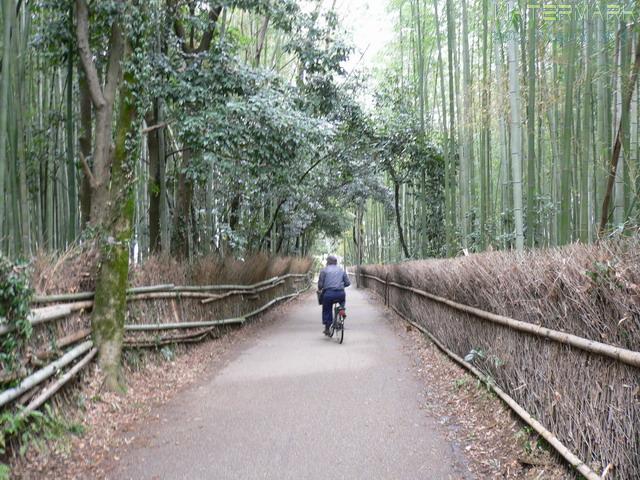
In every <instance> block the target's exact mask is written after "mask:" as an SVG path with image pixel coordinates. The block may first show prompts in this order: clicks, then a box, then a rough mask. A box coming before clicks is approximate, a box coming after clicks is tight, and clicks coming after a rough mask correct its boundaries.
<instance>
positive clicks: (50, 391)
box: [19, 348, 98, 417]
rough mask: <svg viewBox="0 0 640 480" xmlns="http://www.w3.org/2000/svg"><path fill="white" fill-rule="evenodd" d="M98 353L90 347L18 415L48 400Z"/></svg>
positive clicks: (21, 415)
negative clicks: (87, 351) (80, 358)
mask: <svg viewBox="0 0 640 480" xmlns="http://www.w3.org/2000/svg"><path fill="white" fill-rule="evenodd" d="M96 353H98V349H97V348H92V349H91V350H89V353H87V354H86V355H85V356H84V357H83V358H82V360H80V361H79V362H78V363H76V364H75V365H74V366H73V367H72V368H71V369H70V370H69V371H68V372H66V373H65V374H64V375H62V376H61V377H60V378H59V379H58V380H56V381H55V382H54V383H52V384H51V385H49V386H48V387H47V388H45V389H44V390H43V391H42V392H40V395H38V396H37V397H36V398H34V399H33V400H31V402H29V405H27V406H26V407H25V409H24V410H22V411H21V412H20V415H19V416H20V417H23V416H24V415H26V414H27V413H29V412H32V411H33V410H35V409H36V408H38V407H40V406H41V405H42V404H43V403H44V402H46V401H47V400H49V399H50V398H51V397H52V396H53V395H54V394H55V393H56V392H57V391H58V390H60V389H61V388H62V387H63V386H64V384H65V383H67V382H68V381H69V380H71V378H73V377H74V376H75V375H76V374H77V373H78V372H79V371H80V370H82V369H83V368H84V367H85V366H86V365H87V364H88V363H89V362H90V361H91V360H92V359H93V357H95V356H96Z"/></svg>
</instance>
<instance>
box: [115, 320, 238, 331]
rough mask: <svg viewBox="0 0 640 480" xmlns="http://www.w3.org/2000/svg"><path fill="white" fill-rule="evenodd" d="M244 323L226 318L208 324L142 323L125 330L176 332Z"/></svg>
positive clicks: (126, 326) (126, 327)
mask: <svg viewBox="0 0 640 480" xmlns="http://www.w3.org/2000/svg"><path fill="white" fill-rule="evenodd" d="M244 321H245V318H244V317H238V318H226V319H223V320H210V321H206V322H177V323H141V324H129V325H125V326H124V329H125V331H127V332H147V331H155V330H176V329H179V328H202V327H214V326H219V325H233V324H237V323H244Z"/></svg>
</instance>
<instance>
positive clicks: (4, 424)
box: [0, 404, 84, 479]
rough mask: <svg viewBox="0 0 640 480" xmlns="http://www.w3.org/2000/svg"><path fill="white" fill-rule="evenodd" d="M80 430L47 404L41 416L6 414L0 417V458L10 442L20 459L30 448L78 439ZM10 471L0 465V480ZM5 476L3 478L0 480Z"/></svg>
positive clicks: (33, 413) (37, 414) (31, 413)
mask: <svg viewBox="0 0 640 480" xmlns="http://www.w3.org/2000/svg"><path fill="white" fill-rule="evenodd" d="M83 433H84V427H83V426H82V425H81V424H79V423H75V422H71V421H68V420H66V419H64V418H63V417H60V416H59V415H57V414H56V413H55V412H54V411H53V410H52V409H51V407H50V406H49V405H48V404H47V405H45V407H44V412H40V411H37V410H36V411H33V412H29V413H27V414H25V415H22V414H21V413H20V412H18V413H12V412H9V411H5V412H2V414H0V455H4V454H5V453H6V452H7V448H8V445H9V442H10V441H15V442H16V445H17V446H18V447H19V449H18V453H19V455H20V456H24V454H25V453H26V452H27V450H28V449H29V448H31V447H35V448H36V449H39V450H40V449H43V448H45V447H46V444H47V442H50V441H54V440H59V439H63V438H64V436H65V435H67V434H72V435H78V436H80V435H82V434H83ZM10 473H11V471H10V469H9V467H8V466H7V465H5V464H2V463H0V479H2V478H9V477H10ZM3 475H5V477H3Z"/></svg>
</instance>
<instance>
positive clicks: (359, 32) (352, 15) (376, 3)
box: [324, 0, 393, 71]
mask: <svg viewBox="0 0 640 480" xmlns="http://www.w3.org/2000/svg"><path fill="white" fill-rule="evenodd" d="M334 1H335V2H336V11H337V12H338V16H339V17H340V20H341V23H342V25H343V26H344V27H345V28H346V29H347V30H348V31H350V32H351V34H352V35H353V43H354V44H355V52H353V53H352V55H351V59H350V60H349V61H348V62H347V64H346V65H345V68H346V69H347V71H351V70H352V69H353V68H355V67H357V68H362V67H371V66H372V64H373V62H374V60H375V58H376V55H377V54H378V53H379V52H380V51H381V50H382V49H384V47H385V45H386V44H387V43H389V42H391V40H392V38H393V32H392V19H391V18H389V16H388V15H387V14H386V6H387V2H386V0H324V5H325V7H326V8H331V5H332V4H333V2H334ZM363 52H366V53H365V54H364V56H363V57H362V60H360V56H361V55H362V53H363Z"/></svg>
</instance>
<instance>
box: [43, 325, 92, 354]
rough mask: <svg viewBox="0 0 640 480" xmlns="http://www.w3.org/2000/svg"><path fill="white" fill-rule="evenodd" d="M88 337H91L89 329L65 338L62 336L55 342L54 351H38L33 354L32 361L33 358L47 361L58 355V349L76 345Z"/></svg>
mask: <svg viewBox="0 0 640 480" xmlns="http://www.w3.org/2000/svg"><path fill="white" fill-rule="evenodd" d="M89 335H91V329H90V328H84V329H82V330H79V331H77V332H74V333H71V334H69V335H66V336H64V337H62V338H59V339H58V340H56V342H55V345H56V348H55V349H47V350H40V351H39V352H37V353H35V354H33V356H32V360H33V359H34V358H36V359H38V360H47V359H48V358H50V357H51V356H53V355H55V354H56V353H58V352H59V351H60V349H63V348H65V347H68V346H69V345H73V344H74V343H77V342H79V341H80V340H83V339H84V338H87V337H88V336H89Z"/></svg>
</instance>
